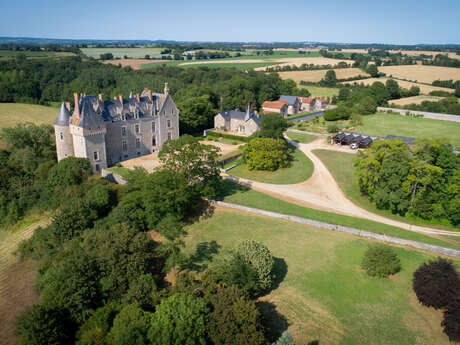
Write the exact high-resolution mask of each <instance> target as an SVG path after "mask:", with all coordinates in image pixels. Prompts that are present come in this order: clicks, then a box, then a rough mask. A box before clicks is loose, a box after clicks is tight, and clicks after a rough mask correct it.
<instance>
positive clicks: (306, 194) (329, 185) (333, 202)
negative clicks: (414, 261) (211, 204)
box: [227, 138, 460, 236]
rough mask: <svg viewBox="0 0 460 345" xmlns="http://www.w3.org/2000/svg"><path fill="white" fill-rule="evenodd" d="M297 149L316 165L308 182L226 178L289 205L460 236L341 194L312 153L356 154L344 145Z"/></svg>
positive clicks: (314, 144) (320, 141) (310, 145)
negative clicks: (363, 205)
mask: <svg viewBox="0 0 460 345" xmlns="http://www.w3.org/2000/svg"><path fill="white" fill-rule="evenodd" d="M297 146H298V147H299V149H300V150H301V151H302V152H303V153H305V155H306V156H307V157H308V158H310V159H311V161H312V162H313V164H314V171H313V175H312V176H311V177H310V178H309V179H308V180H307V181H305V182H302V183H298V184H291V185H276V184H269V183H261V182H255V181H250V180H246V179H242V178H235V177H227V178H231V179H234V180H238V181H239V182H242V183H244V184H247V185H250V186H251V188H254V189H256V190H259V191H262V192H264V193H267V194H271V195H276V197H278V198H280V199H285V200H286V201H290V202H293V201H294V202H295V203H297V204H302V205H305V206H307V207H310V208H314V209H318V210H322V211H328V212H334V213H339V214H343V215H347V216H353V217H358V218H364V219H369V220H373V221H376V222H379V223H384V224H388V225H391V226H395V227H399V228H403V229H406V230H410V231H414V232H420V233H425V234H431V235H451V236H460V232H454V231H447V230H439V229H435V228H429V227H422V226H417V225H411V224H407V223H403V222H399V221H396V220H392V219H389V218H385V217H382V216H379V215H377V214H374V213H372V212H369V211H367V210H365V209H363V208H361V207H359V206H357V205H355V204H354V203H353V202H352V201H351V200H350V199H348V198H347V197H346V196H345V194H344V193H343V192H342V190H341V189H340V187H339V185H338V184H337V182H336V181H335V179H334V178H333V177H332V175H331V173H330V172H329V170H328V169H327V168H326V166H325V165H324V164H323V162H321V160H320V159H319V158H318V157H317V156H315V155H314V154H313V153H312V151H313V150H317V149H325V150H335V151H342V152H356V151H352V150H350V149H348V148H345V147H341V146H336V145H329V144H327V143H326V140H325V139H324V138H319V139H317V140H315V141H313V142H311V143H308V144H298V145H297ZM230 173H231V170H230Z"/></svg>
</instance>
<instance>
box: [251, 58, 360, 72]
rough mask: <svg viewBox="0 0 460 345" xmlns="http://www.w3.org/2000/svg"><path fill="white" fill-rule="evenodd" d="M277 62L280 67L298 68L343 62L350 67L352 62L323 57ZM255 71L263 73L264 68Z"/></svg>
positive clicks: (288, 59) (286, 59)
mask: <svg viewBox="0 0 460 345" xmlns="http://www.w3.org/2000/svg"><path fill="white" fill-rule="evenodd" d="M276 61H277V62H279V63H281V65H280V66H288V65H289V66H292V65H296V66H300V65H302V64H307V65H320V66H323V65H331V66H334V65H337V64H338V63H339V62H345V63H346V64H347V65H351V64H352V63H353V61H352V60H339V59H329V58H324V57H304V58H302V57H293V58H285V59H283V58H281V59H277V60H276ZM255 70H256V71H265V68H255Z"/></svg>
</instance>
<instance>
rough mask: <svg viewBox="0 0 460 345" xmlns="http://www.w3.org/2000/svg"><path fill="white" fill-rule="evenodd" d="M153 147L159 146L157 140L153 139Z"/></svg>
mask: <svg viewBox="0 0 460 345" xmlns="http://www.w3.org/2000/svg"><path fill="white" fill-rule="evenodd" d="M152 146H157V138H155V137H152Z"/></svg>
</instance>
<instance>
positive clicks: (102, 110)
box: [54, 83, 179, 173]
mask: <svg viewBox="0 0 460 345" xmlns="http://www.w3.org/2000/svg"><path fill="white" fill-rule="evenodd" d="M74 101H75V108H74V112H73V115H71V114H70V105H69V104H68V103H67V104H64V103H62V105H61V109H60V111H59V114H58V117H57V119H56V121H55V122H54V130H55V134H56V150H57V158H58V161H59V160H61V159H64V158H66V157H71V156H75V157H83V158H88V159H89V161H90V163H91V166H92V167H93V171H94V172H95V173H99V172H100V171H101V169H102V168H107V167H108V166H110V165H113V164H115V163H117V162H120V161H123V160H126V159H130V158H134V157H138V156H141V155H145V154H149V153H152V152H156V151H159V150H161V147H162V146H163V143H164V142H165V141H167V140H170V139H177V138H179V110H178V109H177V107H176V105H175V104H174V101H173V100H172V98H171V96H170V95H169V89H168V83H166V84H165V89H164V93H162V94H161V93H152V91H150V90H148V89H145V90H144V91H143V92H142V94H141V95H139V94H136V95H133V94H132V93H131V94H130V96H129V98H123V97H122V96H121V95H120V96H118V98H117V97H114V99H112V100H104V99H103V97H102V95H97V96H96V95H80V96H79V95H78V94H77V93H75V94H74Z"/></svg>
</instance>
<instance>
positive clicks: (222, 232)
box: [185, 208, 449, 345]
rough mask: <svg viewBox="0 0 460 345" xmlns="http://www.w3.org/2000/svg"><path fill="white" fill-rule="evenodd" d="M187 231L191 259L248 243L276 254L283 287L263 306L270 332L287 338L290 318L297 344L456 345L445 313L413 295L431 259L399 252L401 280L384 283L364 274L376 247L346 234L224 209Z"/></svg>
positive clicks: (273, 293) (402, 249) (278, 287)
mask: <svg viewBox="0 0 460 345" xmlns="http://www.w3.org/2000/svg"><path fill="white" fill-rule="evenodd" d="M186 230H187V232H188V236H187V237H186V239H185V242H186V248H185V251H186V252H188V253H192V252H194V251H195V249H196V248H197V246H198V245H199V244H202V243H206V242H207V243H209V242H212V241H215V242H216V243H217V245H218V246H219V253H218V254H217V256H220V255H224V253H225V252H226V251H227V250H231V249H232V248H234V247H235V246H237V245H238V243H239V242H241V241H243V240H247V239H252V240H255V241H258V242H262V243H264V244H265V245H266V246H267V247H268V248H269V249H270V251H271V253H272V255H273V256H274V257H275V258H276V262H277V273H278V278H277V281H278V282H279V285H278V286H277V287H276V288H275V289H274V290H272V291H271V292H270V293H269V294H268V295H266V296H264V297H262V298H260V299H259V303H262V304H267V303H269V304H271V305H272V306H274V307H276V311H277V312H278V313H279V314H281V317H279V316H278V317H276V318H270V315H267V316H268V317H269V320H270V321H271V328H273V330H276V331H277V333H278V334H279V333H281V332H282V331H283V330H284V329H285V328H286V323H285V322H283V321H280V320H282V317H284V318H286V319H287V324H288V325H289V328H288V329H289V331H290V333H291V334H292V335H293V337H294V339H295V341H296V343H297V344H321V345H329V344H343V345H356V344H360V345H365V344H369V345H379V344H382V345H383V344H418V345H421V344H426V345H432V344H437V345H442V344H446V345H447V344H449V341H448V339H447V337H446V336H445V335H444V334H443V333H442V330H441V326H440V323H441V320H442V313H441V312H440V311H434V310H433V309H430V308H425V307H422V306H421V305H419V303H418V302H417V300H416V297H415V295H414V293H413V292H412V288H411V279H412V275H413V272H414V271H415V269H417V267H418V266H419V265H420V264H421V263H423V262H425V261H427V260H429V259H431V258H432V256H430V255H427V254H423V253H420V252H416V251H411V250H408V249H405V248H398V247H394V249H395V251H396V252H397V254H398V256H399V258H400V259H401V266H402V270H401V272H399V273H398V274H396V275H395V276H393V277H391V278H389V279H377V278H370V277H369V276H367V275H366V273H365V272H364V271H363V270H362V269H361V268H360V264H361V260H362V257H363V254H364V252H365V251H366V249H367V248H368V246H369V245H370V244H371V241H369V240H365V239H361V238H356V237H353V236H350V235H347V234H343V233H337V232H332V231H329V230H320V229H316V228H313V227H309V226H305V225H300V224H296V223H292V222H288V221H283V220H278V219H273V218H268V217H264V216H259V215H252V214H248V213H243V212H239V211H235V210H228V209H225V208H218V209H217V210H216V211H215V212H214V214H213V216H212V217H210V218H208V219H206V220H203V221H201V222H198V223H195V224H193V225H191V226H188V227H187V229H186ZM271 315H273V314H271Z"/></svg>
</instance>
